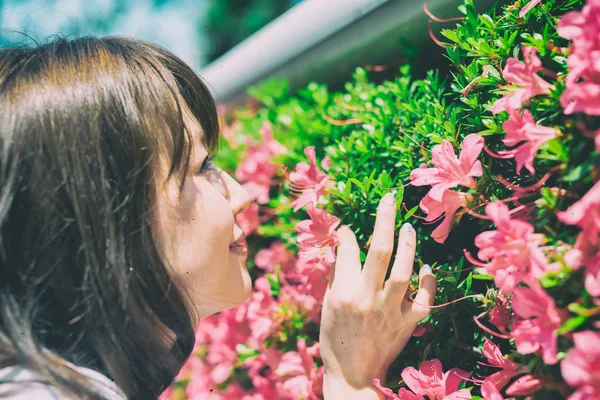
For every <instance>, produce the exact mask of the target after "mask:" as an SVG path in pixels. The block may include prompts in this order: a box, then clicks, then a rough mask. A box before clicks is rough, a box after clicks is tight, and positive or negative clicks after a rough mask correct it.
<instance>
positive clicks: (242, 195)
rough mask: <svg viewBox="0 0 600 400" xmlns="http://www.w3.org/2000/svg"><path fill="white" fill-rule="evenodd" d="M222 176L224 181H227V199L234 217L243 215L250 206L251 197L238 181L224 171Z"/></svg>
mask: <svg viewBox="0 0 600 400" xmlns="http://www.w3.org/2000/svg"><path fill="white" fill-rule="evenodd" d="M222 174H223V180H224V181H225V182H224V183H225V188H226V190H227V194H226V195H225V197H226V198H227V199H228V200H229V203H230V204H231V208H232V209H233V215H238V214H240V213H243V212H244V211H246V210H247V209H248V207H249V206H250V202H251V199H250V195H249V194H248V192H247V191H246V189H244V188H243V186H242V185H240V184H239V183H238V181H236V180H235V179H233V178H232V177H231V176H230V175H229V174H228V173H226V172H224V171H223V172H222Z"/></svg>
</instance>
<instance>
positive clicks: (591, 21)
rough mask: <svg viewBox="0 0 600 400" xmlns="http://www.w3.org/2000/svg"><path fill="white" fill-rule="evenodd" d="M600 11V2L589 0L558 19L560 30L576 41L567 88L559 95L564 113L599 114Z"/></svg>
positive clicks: (572, 51)
mask: <svg viewBox="0 0 600 400" xmlns="http://www.w3.org/2000/svg"><path fill="white" fill-rule="evenodd" d="M599 14H600V4H598V2H597V1H588V2H587V4H586V5H585V6H584V7H583V9H582V10H581V12H578V11H573V12H569V13H567V14H565V15H564V16H563V17H562V18H561V20H560V21H559V24H558V28H557V32H558V33H559V34H560V35H561V36H563V37H564V38H566V39H570V40H572V41H573V45H572V47H571V55H570V56H569V58H568V59H567V65H568V66H569V74H568V75H567V79H566V81H565V82H566V88H565V91H564V92H563V93H562V95H561V98H560V102H561V104H562V106H563V107H564V109H565V114H572V113H575V112H584V113H586V114H590V115H600V101H599V100H598V98H599V97H598V96H599V94H600V63H598V59H600V41H599V40H598V34H599V33H600V18H599V17H598V15H599Z"/></svg>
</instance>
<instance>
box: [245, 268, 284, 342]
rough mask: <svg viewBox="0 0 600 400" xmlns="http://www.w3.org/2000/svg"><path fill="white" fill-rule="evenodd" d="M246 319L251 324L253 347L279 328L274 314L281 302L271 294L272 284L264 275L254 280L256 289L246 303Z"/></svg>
mask: <svg viewBox="0 0 600 400" xmlns="http://www.w3.org/2000/svg"><path fill="white" fill-rule="evenodd" d="M244 306H245V308H246V319H247V321H248V324H249V326H250V330H251V336H252V341H251V342H250V344H251V345H252V347H258V346H259V344H260V343H261V342H262V341H263V340H264V339H265V338H266V337H267V336H269V334H271V333H272V332H273V331H274V330H276V329H277V328H278V322H279V321H277V320H276V319H275V318H274V317H273V315H274V314H275V313H276V312H277V310H278V309H279V303H277V302H276V301H275V299H273V296H272V295H271V285H270V283H269V281H268V280H267V278H265V277H264V276H261V277H259V278H258V279H256V281H254V290H253V292H252V294H251V295H250V298H249V299H248V300H246V303H244Z"/></svg>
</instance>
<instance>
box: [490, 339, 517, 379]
mask: <svg viewBox="0 0 600 400" xmlns="http://www.w3.org/2000/svg"><path fill="white" fill-rule="evenodd" d="M483 355H484V356H485V358H487V360H488V362H489V363H490V364H491V365H493V366H494V367H498V368H502V370H501V371H498V372H494V373H493V374H492V375H490V376H488V377H487V378H485V380H484V383H485V382H490V383H492V384H493V385H494V387H496V388H498V389H502V388H503V387H504V386H506V384H507V383H508V381H510V380H511V379H512V378H514V377H515V376H517V375H518V374H519V372H518V370H519V368H520V365H519V364H517V363H516V362H514V361H512V360H510V359H508V358H505V357H504V356H503V355H502V352H501V351H500V349H499V348H498V346H497V345H496V344H495V343H493V342H492V341H491V340H489V339H488V338H485V344H484V345H483Z"/></svg>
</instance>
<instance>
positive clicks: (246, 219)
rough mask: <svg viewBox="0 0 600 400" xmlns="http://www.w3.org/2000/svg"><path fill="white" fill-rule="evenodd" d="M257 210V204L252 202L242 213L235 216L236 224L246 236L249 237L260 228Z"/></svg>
mask: <svg viewBox="0 0 600 400" xmlns="http://www.w3.org/2000/svg"><path fill="white" fill-rule="evenodd" d="M258 209H259V207H258V204H256V203H254V202H252V203H250V205H249V206H248V208H247V209H246V210H245V211H244V212H242V213H239V214H237V215H236V216H235V219H236V221H237V223H238V224H239V225H240V228H242V230H243V231H244V234H245V235H246V236H250V234H252V233H253V232H254V231H255V230H256V228H258V227H259V226H260V217H259V216H258Z"/></svg>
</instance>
